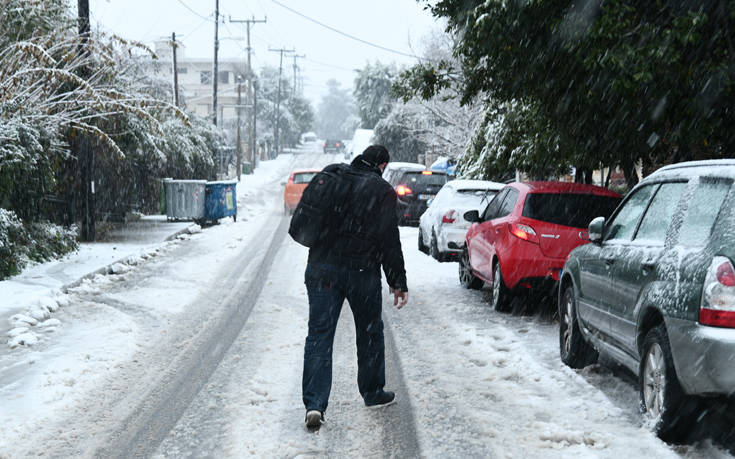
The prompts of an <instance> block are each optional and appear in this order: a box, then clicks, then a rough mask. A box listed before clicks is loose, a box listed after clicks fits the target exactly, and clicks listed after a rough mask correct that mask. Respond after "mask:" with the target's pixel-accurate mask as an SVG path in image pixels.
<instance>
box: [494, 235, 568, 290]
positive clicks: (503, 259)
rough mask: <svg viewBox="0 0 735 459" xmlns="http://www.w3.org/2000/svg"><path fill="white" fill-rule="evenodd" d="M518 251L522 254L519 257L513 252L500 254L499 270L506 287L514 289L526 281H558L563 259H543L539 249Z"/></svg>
mask: <svg viewBox="0 0 735 459" xmlns="http://www.w3.org/2000/svg"><path fill="white" fill-rule="evenodd" d="M524 244H529V243H524ZM518 251H519V252H522V253H521V254H520V256H518V255H516V254H515V253H513V252H515V251H511V252H510V253H506V254H505V255H503V254H500V268H501V269H502V272H503V279H504V280H505V284H506V286H508V287H509V288H515V287H516V286H518V284H520V283H521V282H522V281H523V280H526V279H548V280H549V281H550V282H552V283H553V282H558V281H559V276H560V275H561V270H562V268H563V267H564V262H565V260H564V259H563V258H548V257H545V256H543V255H542V254H541V250H540V249H537V250H536V251H529V250H528V248H525V249H523V250H518ZM531 287H532V288H533V285H532V286H531Z"/></svg>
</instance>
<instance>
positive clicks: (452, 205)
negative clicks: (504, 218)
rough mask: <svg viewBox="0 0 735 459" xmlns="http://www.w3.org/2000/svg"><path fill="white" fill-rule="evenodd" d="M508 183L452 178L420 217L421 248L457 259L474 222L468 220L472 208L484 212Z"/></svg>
mask: <svg viewBox="0 0 735 459" xmlns="http://www.w3.org/2000/svg"><path fill="white" fill-rule="evenodd" d="M504 186H505V184H504V183H498V182H490V181H486V180H452V181H451V182H447V184H446V185H444V186H443V187H442V189H441V190H439V193H438V194H437V195H436V197H435V198H434V199H433V200H432V201H431V203H430V204H429V208H428V209H426V212H424V213H423V214H422V215H421V219H420V220H419V250H420V251H422V252H424V253H426V254H427V255H431V256H432V257H433V258H435V259H436V260H438V261H457V260H459V255H460V254H461V253H462V250H463V249H464V245H465V235H466V234H467V230H468V229H469V228H470V225H471V224H472V223H470V222H468V221H466V220H465V219H464V217H463V216H464V213H465V212H467V211H468V210H477V211H479V213H480V214H482V212H483V211H484V210H485V207H486V206H487V204H488V203H489V202H490V201H491V200H492V199H493V197H494V196H495V195H496V194H497V193H498V191H500V189H501V188H503V187H504Z"/></svg>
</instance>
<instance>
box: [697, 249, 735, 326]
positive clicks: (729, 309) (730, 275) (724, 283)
mask: <svg viewBox="0 0 735 459" xmlns="http://www.w3.org/2000/svg"><path fill="white" fill-rule="evenodd" d="M699 323H701V324H702V325H712V326H714V327H731V328H735V268H733V265H732V262H731V261H730V260H729V259H728V258H726V257H715V258H714V259H713V260H712V263H711V264H710V266H709V269H708V270H707V275H706V276H705V278H704V287H703V289H702V302H701V304H700V307H699Z"/></svg>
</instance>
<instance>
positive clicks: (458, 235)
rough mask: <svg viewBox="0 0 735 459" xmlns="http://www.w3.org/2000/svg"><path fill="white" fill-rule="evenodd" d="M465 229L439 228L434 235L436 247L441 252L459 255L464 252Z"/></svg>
mask: <svg viewBox="0 0 735 459" xmlns="http://www.w3.org/2000/svg"><path fill="white" fill-rule="evenodd" d="M465 236H467V228H457V227H451V226H443V225H442V226H440V227H439V231H438V234H437V235H436V241H437V245H438V246H439V250H440V251H442V252H456V253H460V252H462V250H464V246H465Z"/></svg>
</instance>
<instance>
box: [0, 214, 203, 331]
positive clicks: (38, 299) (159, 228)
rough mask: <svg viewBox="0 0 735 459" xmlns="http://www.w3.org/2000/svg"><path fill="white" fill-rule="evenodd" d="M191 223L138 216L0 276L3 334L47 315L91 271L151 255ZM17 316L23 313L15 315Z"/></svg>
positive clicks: (102, 271)
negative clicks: (62, 253)
mask: <svg viewBox="0 0 735 459" xmlns="http://www.w3.org/2000/svg"><path fill="white" fill-rule="evenodd" d="M191 225H192V223H191V222H168V221H167V220H166V216H165V215H154V216H147V217H143V218H141V220H139V221H135V222H130V223H128V224H126V225H125V226H123V227H121V228H119V229H116V230H113V231H111V232H110V233H109V234H108V235H106V236H105V241H104V242H92V243H81V244H80V245H79V250H78V251H76V252H74V253H70V254H68V255H66V256H64V257H63V258H60V259H58V260H53V261H50V262H46V263H40V264H37V265H35V266H31V267H30V268H26V269H25V270H24V271H23V272H22V273H21V274H19V275H17V276H14V277H12V278H10V279H7V280H4V281H1V282H0V298H2V300H1V301H0V319H7V320H2V322H0V323H1V324H2V325H0V333H2V337H5V336H6V335H7V333H8V332H9V331H10V330H12V329H14V328H18V326H19V325H21V326H22V322H26V323H28V322H33V320H36V321H39V322H40V321H42V320H44V319H45V318H47V317H48V313H49V312H53V311H54V310H55V308H58V298H59V296H60V295H61V294H62V293H63V292H64V291H65V290H66V289H67V288H70V287H73V286H75V285H78V284H80V283H81V282H82V281H83V280H84V279H87V278H91V277H94V276H95V275H96V274H102V273H107V272H110V271H112V270H114V269H115V267H116V266H117V265H119V264H125V263H128V262H130V261H133V260H135V259H143V258H148V257H150V256H151V254H152V253H154V252H155V251H156V248H157V247H159V246H160V245H161V244H162V243H163V242H165V241H167V240H170V239H173V238H175V237H176V236H177V235H179V234H182V233H183V232H187V229H188V228H189V227H190V226H191ZM62 301H63V300H62ZM18 315H22V316H26V318H21V320H16V319H18ZM27 318H30V319H32V320H30V321H29V320H27ZM29 325H35V324H34V323H30V324H29ZM8 338H11V339H12V338H13V336H8ZM0 341H3V342H4V341H5V340H4V339H0Z"/></svg>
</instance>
